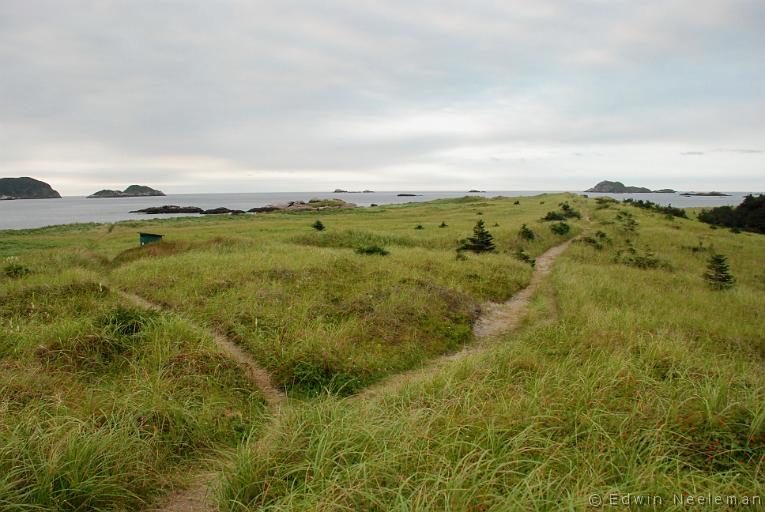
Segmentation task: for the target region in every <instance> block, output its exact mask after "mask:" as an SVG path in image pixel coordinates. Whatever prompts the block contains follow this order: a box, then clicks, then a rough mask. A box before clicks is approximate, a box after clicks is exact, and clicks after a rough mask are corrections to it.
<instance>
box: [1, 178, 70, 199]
mask: <svg viewBox="0 0 765 512" xmlns="http://www.w3.org/2000/svg"><path fill="white" fill-rule="evenodd" d="M0 198H1V199H3V200H9V199H60V198H61V194H59V193H58V192H56V191H55V190H53V188H52V187H51V186H50V185H48V184H47V183H45V182H44V181H40V180H36V179H34V178H30V177H27V176H25V177H22V178H0Z"/></svg>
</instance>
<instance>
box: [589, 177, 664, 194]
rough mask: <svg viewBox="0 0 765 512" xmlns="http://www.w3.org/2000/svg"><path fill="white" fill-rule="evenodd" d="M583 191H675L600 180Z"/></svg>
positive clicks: (661, 192)
mask: <svg viewBox="0 0 765 512" xmlns="http://www.w3.org/2000/svg"><path fill="white" fill-rule="evenodd" d="M585 192H600V193H602V194H650V193H654V194H674V193H675V192H676V191H675V190H672V189H671V188H663V189H661V190H651V189H649V188H645V187H634V186H628V185H625V184H624V183H622V182H621V181H608V180H606V181H601V182H600V183H598V184H597V185H595V186H594V187H592V188H590V189H587V190H585Z"/></svg>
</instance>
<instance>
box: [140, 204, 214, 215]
mask: <svg viewBox="0 0 765 512" xmlns="http://www.w3.org/2000/svg"><path fill="white" fill-rule="evenodd" d="M204 212H205V211H204V209H202V208H198V207H196V206H176V205H174V204H166V205H165V206H152V207H150V208H144V209H142V210H133V211H131V212H130V213H146V214H148V215H161V214H163V213H204Z"/></svg>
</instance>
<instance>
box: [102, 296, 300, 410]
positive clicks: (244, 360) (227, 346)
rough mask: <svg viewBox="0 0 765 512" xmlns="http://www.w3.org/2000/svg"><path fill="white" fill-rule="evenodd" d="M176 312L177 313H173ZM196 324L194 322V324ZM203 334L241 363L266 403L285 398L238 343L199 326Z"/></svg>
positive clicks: (136, 299) (144, 304)
mask: <svg viewBox="0 0 765 512" xmlns="http://www.w3.org/2000/svg"><path fill="white" fill-rule="evenodd" d="M116 291H117V293H119V294H120V295H121V296H122V297H124V298H125V299H126V300H128V301H129V302H131V303H133V304H134V305H136V306H138V307H140V308H144V309H153V310H155V311H164V308H163V307H162V306H160V305H159V304H154V303H153V302H149V301H148V300H146V299H144V298H143V297H140V296H138V295H135V294H133V293H130V292H126V291H124V290H116ZM174 314H177V313H174ZM195 325H196V324H195ZM200 329H202V330H203V331H204V332H205V334H208V335H210V336H211V337H212V338H213V340H214V341H215V344H216V345H218V348H220V350H221V352H223V353H224V354H226V355H227V356H228V357H230V358H231V359H233V360H234V361H236V362H237V363H239V364H240V365H242V367H244V369H245V370H246V372H247V376H248V377H249V378H250V380H251V381H252V382H254V383H255V385H256V386H258V389H260V392H261V393H263V398H264V399H265V401H266V403H267V404H268V405H269V406H271V407H274V406H277V405H279V404H281V403H283V402H284V401H285V400H286V399H287V395H286V394H285V393H284V392H283V391H281V390H279V389H278V388H277V387H276V386H274V385H273V383H272V382H271V377H270V376H269V375H268V372H267V371H266V370H265V369H264V368H263V367H261V366H260V365H259V364H258V363H257V362H256V361H255V359H253V357H252V356H251V355H250V354H248V353H247V352H246V351H245V350H243V349H242V348H241V347H240V346H239V345H237V344H236V343H234V342H233V341H231V340H230V339H228V338H227V337H226V336H224V335H222V334H220V333H219V332H217V331H214V330H212V329H209V328H201V327H200Z"/></svg>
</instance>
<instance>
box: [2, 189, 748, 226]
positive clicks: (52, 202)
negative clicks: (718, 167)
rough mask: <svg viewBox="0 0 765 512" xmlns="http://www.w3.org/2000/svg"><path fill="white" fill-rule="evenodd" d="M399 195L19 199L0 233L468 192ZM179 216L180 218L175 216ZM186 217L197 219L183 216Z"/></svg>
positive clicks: (6, 208)
mask: <svg viewBox="0 0 765 512" xmlns="http://www.w3.org/2000/svg"><path fill="white" fill-rule="evenodd" d="M398 193H399V192H373V193H367V194H354V193H349V194H333V193H330V192H273V193H249V194H177V195H168V196H164V197H121V198H112V199H87V198H85V197H64V198H62V199H17V200H14V201H0V229H25V228H39V227H43V226H51V225H56V224H73V223H78V222H117V221H120V220H140V219H151V218H153V217H168V216H169V215H144V214H139V213H130V211H131V210H139V209H141V208H147V207H149V206H162V205H166V204H174V205H178V206H198V207H200V208H205V209H207V208H217V207H219V206H224V207H226V208H231V209H239V210H249V209H250V208H254V207H256V206H265V205H267V204H273V203H285V202H287V201H307V200H309V199H312V198H340V199H344V200H345V201H349V202H352V203H356V204H357V205H359V206H369V205H370V204H372V203H376V204H394V203H407V202H414V201H418V202H419V201H430V200H433V199H442V198H450V197H462V196H464V195H479V194H467V193H466V192H411V193H416V194H421V195H418V196H416V197H398V196H397V195H396V194H398ZM542 193H543V192H541V191H520V190H516V191H506V190H505V191H496V192H486V193H483V194H480V195H484V196H486V197H496V196H529V195H536V194H542ZM728 193H729V194H731V195H730V196H729V197H699V196H695V197H683V196H680V195H678V194H589V196H590V197H596V196H601V195H611V196H613V197H616V198H618V199H626V198H628V197H632V198H635V199H648V200H649V201H653V202H655V203H659V204H663V205H667V204H672V205H673V206H680V207H684V206H708V207H712V206H721V205H737V204H739V203H740V202H741V201H742V199H743V197H744V195H746V193H743V192H728ZM176 216H179V215H176ZM185 216H192V217H193V216H195V215H193V214H192V215H189V214H186V215H185Z"/></svg>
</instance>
